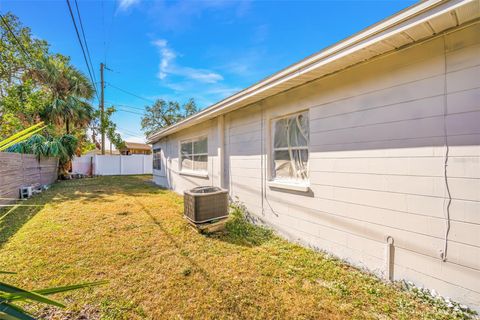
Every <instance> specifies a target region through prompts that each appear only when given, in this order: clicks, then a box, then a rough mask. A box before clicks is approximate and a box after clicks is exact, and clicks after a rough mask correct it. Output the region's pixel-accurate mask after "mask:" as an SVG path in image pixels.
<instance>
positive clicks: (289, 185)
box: [268, 110, 310, 192]
mask: <svg viewBox="0 0 480 320" xmlns="http://www.w3.org/2000/svg"><path fill="white" fill-rule="evenodd" d="M302 113H305V114H306V116H307V117H308V121H309V123H310V113H309V110H301V111H297V112H293V113H289V114H285V115H282V116H280V117H275V118H271V119H270V152H269V154H270V157H269V158H270V161H269V166H270V170H269V172H270V180H269V181H268V185H269V186H270V187H271V188H278V189H288V190H293V191H301V192H307V191H309V190H310V189H309V186H310V139H308V143H307V146H302V147H293V148H290V149H295V150H307V151H308V161H307V179H305V180H296V179H285V178H277V177H276V174H275V157H274V155H275V151H285V150H287V151H288V150H289V148H288V147H280V148H275V123H276V122H277V121H279V120H283V119H286V118H290V117H292V116H295V115H298V114H302ZM309 130H310V124H309ZM309 135H310V132H309Z"/></svg>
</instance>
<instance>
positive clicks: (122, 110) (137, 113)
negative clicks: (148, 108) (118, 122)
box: [115, 107, 143, 116]
mask: <svg viewBox="0 0 480 320" xmlns="http://www.w3.org/2000/svg"><path fill="white" fill-rule="evenodd" d="M115 110H116V111H121V112H128V113H131V114H136V115H139V116H143V113H140V112H135V111H131V110H125V109H120V108H116V107H115Z"/></svg>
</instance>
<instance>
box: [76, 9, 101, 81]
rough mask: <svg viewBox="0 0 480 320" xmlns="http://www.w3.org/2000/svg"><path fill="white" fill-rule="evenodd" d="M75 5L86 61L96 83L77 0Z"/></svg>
mask: <svg viewBox="0 0 480 320" xmlns="http://www.w3.org/2000/svg"><path fill="white" fill-rule="evenodd" d="M75 7H76V8H77V14H78V20H79V21H80V30H82V36H83V42H84V43H85V48H86V49H87V56H88V61H89V62H90V67H91V68H92V74H93V79H94V80H95V83H97V77H95V69H94V68H93V63H92V59H91V56H90V50H88V42H87V38H86V36H85V30H84V29H83V22H82V16H81V15H80V9H79V8H78V2H77V0H75Z"/></svg>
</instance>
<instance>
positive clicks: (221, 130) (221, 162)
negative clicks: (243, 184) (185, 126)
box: [217, 115, 225, 188]
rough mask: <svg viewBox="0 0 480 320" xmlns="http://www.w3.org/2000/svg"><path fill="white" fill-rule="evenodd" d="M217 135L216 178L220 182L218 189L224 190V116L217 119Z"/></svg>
mask: <svg viewBox="0 0 480 320" xmlns="http://www.w3.org/2000/svg"><path fill="white" fill-rule="evenodd" d="M217 135H218V144H217V145H218V147H217V156H218V178H219V182H220V187H221V188H225V172H224V170H225V169H224V168H225V165H224V164H225V153H224V150H225V116H224V115H221V116H219V117H218V122H217Z"/></svg>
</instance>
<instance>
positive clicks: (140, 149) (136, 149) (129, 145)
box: [120, 141, 152, 155]
mask: <svg viewBox="0 0 480 320" xmlns="http://www.w3.org/2000/svg"><path fill="white" fill-rule="evenodd" d="M120 153H121V154H123V155H131V154H151V153H152V147H151V146H150V145H148V144H146V143H138V142H128V141H125V147H124V148H122V149H120Z"/></svg>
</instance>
